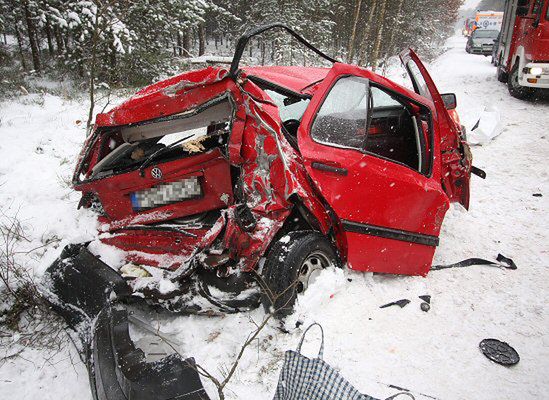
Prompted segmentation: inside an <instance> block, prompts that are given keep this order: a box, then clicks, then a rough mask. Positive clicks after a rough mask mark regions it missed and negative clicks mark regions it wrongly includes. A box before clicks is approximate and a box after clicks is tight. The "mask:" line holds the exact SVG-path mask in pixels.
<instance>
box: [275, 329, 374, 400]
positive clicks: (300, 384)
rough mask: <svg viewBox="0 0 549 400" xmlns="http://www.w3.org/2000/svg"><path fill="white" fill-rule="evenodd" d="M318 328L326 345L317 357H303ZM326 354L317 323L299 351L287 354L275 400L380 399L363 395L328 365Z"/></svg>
mask: <svg viewBox="0 0 549 400" xmlns="http://www.w3.org/2000/svg"><path fill="white" fill-rule="evenodd" d="M315 325H317V326H318V327H319V328H320V332H321V334H322V342H321V344H320V351H319V352H318V356H317V358H313V359H310V358H307V357H305V356H304V355H302V354H301V345H302V344H303V340H304V339H305V335H306V334H307V332H308V331H309V329H311V328H312V327H313V326H315ZM323 353H324V331H323V330H322V326H320V325H319V324H317V323H314V324H312V325H310V326H309V327H308V328H307V329H306V330H305V332H303V336H302V337H301V340H300V342H299V345H298V346H297V351H293V350H288V351H286V354H285V356H284V365H283V366H282V371H281V372H280V377H279V379H278V386H277V388H276V394H275V396H274V399H273V400H376V399H374V398H373V397H370V396H366V395H364V394H360V393H359V392H358V391H357V390H356V389H355V388H354V387H353V386H352V385H351V384H350V383H349V382H347V380H346V379H345V378H343V377H342V376H341V375H340V374H339V372H337V371H336V370H335V369H333V368H332V367H331V366H330V365H328V364H327V363H326V362H324V360H323V359H322V356H323Z"/></svg>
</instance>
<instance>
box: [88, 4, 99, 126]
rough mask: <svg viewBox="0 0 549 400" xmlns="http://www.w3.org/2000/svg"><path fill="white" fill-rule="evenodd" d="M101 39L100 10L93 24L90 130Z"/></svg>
mask: <svg viewBox="0 0 549 400" xmlns="http://www.w3.org/2000/svg"><path fill="white" fill-rule="evenodd" d="M98 41H99V11H98V12H97V13H96V14H95V21H94V24H93V36H92V49H91V57H92V58H91V65H90V110H89V113H88V122H87V123H86V128H87V129H88V132H89V130H90V128H91V125H92V119H93V110H94V108H95V63H96V60H97V42H98Z"/></svg>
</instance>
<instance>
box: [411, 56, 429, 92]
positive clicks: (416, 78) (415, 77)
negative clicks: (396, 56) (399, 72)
mask: <svg viewBox="0 0 549 400" xmlns="http://www.w3.org/2000/svg"><path fill="white" fill-rule="evenodd" d="M406 67H407V68H406V69H407V70H408V74H409V75H410V78H411V79H412V83H413V84H414V90H415V92H416V93H417V94H420V95H422V96H423V97H427V98H428V99H430V100H432V97H431V92H429V88H428V87H427V83H426V82H425V79H424V78H423V75H422V74H421V71H420V70H419V67H418V66H417V64H416V63H415V62H414V61H413V60H410V61H408V62H407V63H406Z"/></svg>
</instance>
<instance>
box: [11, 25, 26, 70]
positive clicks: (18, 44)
mask: <svg viewBox="0 0 549 400" xmlns="http://www.w3.org/2000/svg"><path fill="white" fill-rule="evenodd" d="M14 28H15V37H16V39H17V49H18V50H19V56H20V57H21V66H22V67H23V70H24V71H26V70H27V62H26V61H25V53H23V44H22V40H21V32H19V27H18V26H17V21H16V22H15V24H14Z"/></svg>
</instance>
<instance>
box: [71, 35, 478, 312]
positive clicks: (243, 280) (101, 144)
mask: <svg viewBox="0 0 549 400" xmlns="http://www.w3.org/2000/svg"><path fill="white" fill-rule="evenodd" d="M275 27H278V28H284V29H286V30H287V31H288V32H289V33H290V34H292V35H293V36H294V37H296V38H297V39H298V40H299V41H300V42H302V43H303V44H305V45H306V46H307V47H309V48H310V49H311V50H313V51H315V52H316V53H317V54H318V55H320V56H322V57H323V58H325V59H326V60H328V61H330V62H332V63H333V65H332V67H331V68H316V67H299V66H270V67H268V66H262V67H243V68H239V63H240V58H241V56H242V54H243V50H244V46H245V45H246V43H247V42H248V40H249V39H250V37H252V36H254V35H257V34H259V33H261V32H263V31H265V30H267V29H271V28H275ZM401 59H402V61H403V63H404V66H405V67H406V69H407V70H408V73H409V75H410V78H411V79H412V83H413V87H414V88H415V90H409V89H406V88H404V87H403V86H400V85H398V84H396V83H394V82H392V81H391V80H389V79H387V78H384V77H382V76H380V75H377V74H375V73H373V72H371V71H369V70H367V69H365V68H361V67H359V66H356V65H349V64H344V63H340V62H337V61H336V60H334V59H332V58H331V57H329V56H327V55H325V54H324V53H322V52H321V51H319V50H317V49H316V48H314V47H313V46H312V45H310V44H309V43H308V42H306V41H305V40H304V39H303V38H301V37H300V36H299V35H297V34H296V33H295V32H293V31H291V30H290V29H289V28H287V27H285V26H282V25H278V24H274V25H270V26H267V27H262V28H259V29H257V30H255V31H253V32H251V33H248V34H246V35H245V36H243V37H242V38H241V39H240V40H239V42H238V45H237V50H236V53H235V57H234V59H233V63H232V65H231V67H230V69H229V70H227V69H225V68H219V67H209V68H206V69H202V70H197V71H191V72H187V73H183V74H181V75H178V76H175V77H173V78H170V79H167V80H165V81H162V82H159V83H156V84H153V85H151V86H149V87H147V88H145V89H143V90H141V91H139V92H138V93H137V94H136V95H135V96H134V97H132V98H131V99H129V100H128V101H126V102H124V103H123V104H121V105H120V106H118V107H116V108H114V109H112V110H111V111H109V112H108V113H104V114H99V115H97V118H96V124H95V128H94V131H93V133H92V134H91V135H90V137H89V138H88V139H87V140H86V143H85V145H84V148H83V151H82V153H81V155H80V157H79V160H78V165H77V168H76V171H75V174H74V187H75V188H76V190H78V191H80V192H82V201H81V205H82V206H84V207H90V208H93V209H95V210H96V211H97V212H98V213H99V220H100V222H101V235H100V238H101V240H102V241H103V242H105V243H108V244H111V245H114V246H117V247H119V248H121V249H123V250H125V251H127V261H128V263H130V264H129V265H127V266H125V267H123V268H122V269H121V272H122V273H123V274H124V275H125V276H126V277H127V278H129V279H132V278H136V277H143V276H147V275H149V274H150V273H151V267H150V266H154V267H157V268H159V269H160V270H161V272H162V274H163V276H164V277H165V279H168V280H170V281H172V282H173V283H174V284H173V285H168V286H167V288H166V285H164V286H163V287H160V286H162V285H160V286H159V284H158V280H157V281H156V282H157V283H156V284H151V285H152V286H151V285H149V286H146V288H145V289H144V288H143V286H142V284H137V283H135V282H138V281H139V279H135V280H133V281H132V282H134V287H133V289H134V290H135V291H141V292H142V293H143V294H144V295H145V296H151V297H156V298H161V299H168V298H174V297H177V296H175V295H178V294H179V295H181V294H185V293H194V292H193V291H194V290H196V291H198V292H199V293H200V294H202V295H204V296H205V297H206V298H208V299H209V300H210V301H211V302H212V303H213V304H216V305H217V306H219V307H222V308H225V309H235V308H239V307H242V306H243V305H245V304H249V303H247V301H252V300H250V299H255V300H254V301H257V291H255V292H254V288H256V287H258V285H260V286H262V287H263V289H265V290H263V291H262V292H263V302H264V304H265V306H266V307H269V306H271V305H274V306H275V308H276V309H278V310H279V311H280V312H281V313H285V312H287V311H288V310H290V309H291V307H292V305H293V302H294V300H295V296H296V295H297V293H299V292H301V291H303V290H304V289H305V288H306V287H307V284H308V282H309V279H310V278H311V276H312V275H313V274H314V273H315V272H316V271H318V270H319V269H321V268H325V267H327V266H328V265H331V264H335V265H343V264H347V265H348V266H349V268H351V269H354V270H360V271H371V272H381V273H390V274H406V275H426V274H427V273H428V272H429V268H430V267H431V262H432V258H433V254H434V252H435V248H436V246H437V244H438V242H439V238H438V236H439V232H440V227H441V224H442V221H443V218H444V215H445V213H446V211H447V210H448V207H449V204H450V202H459V203H461V204H462V205H463V206H464V207H465V208H468V205H469V179H470V173H471V168H472V166H471V153H470V151H469V146H468V145H467V143H466V142H465V140H464V137H463V136H464V135H463V133H462V130H461V126H460V124H459V119H458V117H457V114H456V113H455V106H456V103H455V96H454V95H452V94H450V95H441V94H439V92H438V90H437V88H436V86H435V84H434V83H433V80H432V79H431V77H430V76H429V74H428V72H427V70H426V69H425V67H424V66H423V64H422V63H421V61H420V60H419V58H418V56H417V55H416V54H415V53H414V52H413V51H412V50H409V51H406V52H404V53H403V54H402V55H401ZM147 266H148V267H147ZM153 269H154V268H153ZM154 270H155V271H157V272H158V271H159V270H158V269H154ZM252 272H253V273H252ZM153 275H154V273H153ZM151 281H152V280H151ZM154 285H156V286H154ZM288 288H289V289H290V290H288ZM189 291H190V292H189ZM252 293H255V295H252ZM254 296H255V297H254ZM179 297H181V296H179ZM183 297H185V296H183ZM170 307H173V308H175V309H177V306H174V304H173V303H170Z"/></svg>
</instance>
